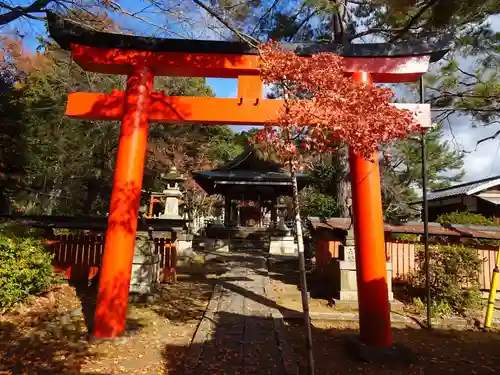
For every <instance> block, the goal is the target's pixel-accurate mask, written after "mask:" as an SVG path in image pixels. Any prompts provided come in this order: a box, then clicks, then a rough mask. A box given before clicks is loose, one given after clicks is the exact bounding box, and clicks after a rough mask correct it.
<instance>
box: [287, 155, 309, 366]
mask: <svg viewBox="0 0 500 375" xmlns="http://www.w3.org/2000/svg"><path fill="white" fill-rule="evenodd" d="M290 173H291V178H292V192H293V210H294V214H295V232H296V237H297V248H298V253H299V254H298V255H299V273H300V292H301V296H302V310H303V313H304V326H305V329H306V348H307V352H308V357H307V364H308V369H309V371H308V372H309V375H314V355H313V344H312V332H311V318H310V316H309V299H308V292H307V277H306V259H305V256H304V238H303V236H302V221H301V218H300V207H299V189H298V186H297V174H296V171H295V167H294V166H293V164H292V165H291V167H290Z"/></svg>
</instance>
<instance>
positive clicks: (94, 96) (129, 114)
mask: <svg viewBox="0 0 500 375" xmlns="http://www.w3.org/2000/svg"><path fill="white" fill-rule="evenodd" d="M48 20H49V31H50V34H51V36H52V37H53V38H54V39H55V40H56V42H58V43H59V45H60V46H61V47H62V48H65V49H67V50H71V52H72V55H73V59H74V61H75V62H76V63H77V64H78V65H80V66H81V67H82V68H83V69H85V70H88V71H92V72H98V73H108V74H123V75H127V76H128V79H127V87H126V91H125V92H122V91H113V92H112V93H111V94H100V93H81V92H80V93H70V94H69V96H68V104H67V110H66V114H67V115H68V116H71V117H75V118H85V119H93V120H121V121H122V126H121V133H120V140H119V146H118V154H117V160H116V169H115V178H114V183H113V191H112V195H111V205H110V214H109V220H108V229H107V232H106V244H105V248H104V257H103V261H102V266H101V275H100V284H99V293H98V301H97V309H96V313H95V327H94V332H92V334H93V336H94V337H96V338H113V337H116V336H119V335H121V334H122V333H123V332H124V329H125V319H126V311H127V303H128V295H129V284H130V276H131V275H130V274H131V268H132V259H133V253H134V244H135V238H136V228H137V221H138V209H139V200H140V193H141V187H142V179H143V169H144V160H145V156H146V148H147V135H148V122H149V121H154V122H164V123H171V124H183V123H190V124H192V123H200V124H238V125H258V124H263V123H265V122H268V121H270V120H271V121H272V120H273V119H275V118H277V112H278V110H279V108H280V107H281V106H282V105H283V102H282V101H281V100H269V99H264V98H262V95H263V85H262V81H261V79H260V76H259V74H260V70H259V66H260V61H259V56H258V54H257V51H255V50H254V49H252V48H250V47H248V46H247V45H245V44H243V43H235V42H220V41H195V40H192V41H186V40H178V39H158V38H143V37H137V36H128V35H120V34H110V33H103V32H96V31H93V30H89V29H85V28H82V27H80V26H78V25H76V24H74V23H72V22H70V21H67V20H63V19H62V18H59V17H58V16H56V15H55V14H52V13H48ZM284 47H285V48H289V49H293V50H294V51H296V52H297V53H298V54H299V55H301V56H304V57H307V56H310V55H311V54H312V53H315V52H321V51H325V52H326V51H328V52H336V53H340V54H342V56H344V58H345V72H346V74H352V76H353V79H355V80H357V81H359V82H362V83H365V84H372V83H373V82H378V83H396V82H413V81H416V80H417V79H418V78H420V76H421V75H422V74H423V73H425V72H426V71H427V70H428V67H429V63H431V62H434V61H437V60H439V59H440V58H441V57H442V56H444V54H445V53H446V52H447V49H446V48H430V47H428V46H425V45H420V46H412V47H411V48H410V47H409V46H408V45H393V44H354V45H349V46H348V47H342V46H340V45H337V44H315V43H308V44H289V45H284ZM162 75H163V76H190V77H220V78H237V79H238V94H237V98H234V99H232V98H206V97H169V96H165V95H164V94H163V93H161V92H153V91H152V90H153V81H154V77H155V76H162ZM398 106H403V107H406V108H409V109H411V110H413V111H414V112H415V113H416V116H417V117H418V120H419V121H420V123H421V125H422V126H423V127H428V126H430V118H431V116H430V107H429V105H425V104H424V105H422V104H420V105H417V104H410V105H398ZM374 160H377V157H376V155H374ZM349 166H350V170H351V176H352V177H351V178H352V198H353V216H354V233H355V241H356V267H357V278H358V296H359V321H360V332H361V340H362V341H363V342H364V343H366V344H368V345H371V346H379V347H387V346H390V345H391V344H392V334H391V326H390V306H389V300H388V291H387V280H386V257H385V248H384V231H383V218H382V202H381V190H380V177H379V168H378V164H377V163H372V162H369V161H367V160H365V159H364V158H363V157H361V156H359V155H357V154H356V153H354V152H352V151H350V152H349Z"/></svg>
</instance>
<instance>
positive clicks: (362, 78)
mask: <svg viewBox="0 0 500 375" xmlns="http://www.w3.org/2000/svg"><path fill="white" fill-rule="evenodd" d="M353 79H354V80H355V81H357V82H359V83H360V84H363V85H371V84H373V82H372V78H371V75H370V73H366V72H357V73H354V74H353ZM349 170H350V173H351V186H352V187H351V191H352V217H353V225H354V239H355V248H356V278H357V282H358V301H359V302H358V304H359V305H358V309H359V331H360V336H361V341H362V342H363V343H364V344H367V345H369V346H373V347H389V346H391V345H392V332H391V316H390V311H391V309H390V303H389V292H388V286H387V270H386V261H387V260H386V254H385V240H384V219H383V213H382V192H381V188H380V172H379V166H378V153H374V154H373V155H372V160H366V158H364V157H363V156H361V155H358V154H356V153H355V152H354V151H352V150H349Z"/></svg>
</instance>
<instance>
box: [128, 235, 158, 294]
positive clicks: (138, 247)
mask: <svg viewBox="0 0 500 375" xmlns="http://www.w3.org/2000/svg"><path fill="white" fill-rule="evenodd" d="M159 278H160V256H159V255H158V254H156V252H155V244H154V240H153V237H152V236H151V235H150V234H149V233H148V232H137V236H136V241H135V248H134V259H133V262H132V274H131V279H130V293H135V294H150V293H153V292H154V291H155V290H156V287H157V285H158V282H159Z"/></svg>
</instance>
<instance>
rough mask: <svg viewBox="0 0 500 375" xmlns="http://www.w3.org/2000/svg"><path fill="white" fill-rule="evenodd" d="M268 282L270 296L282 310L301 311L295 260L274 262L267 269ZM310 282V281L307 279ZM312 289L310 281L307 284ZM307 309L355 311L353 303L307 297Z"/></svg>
mask: <svg viewBox="0 0 500 375" xmlns="http://www.w3.org/2000/svg"><path fill="white" fill-rule="evenodd" d="M269 276H270V277H269V282H270V285H269V286H270V288H269V291H270V293H271V296H272V298H273V299H274V300H275V301H276V303H277V305H278V306H280V308H281V309H283V310H291V311H296V312H301V311H302V300H301V295H300V290H299V289H298V288H297V285H298V283H299V273H298V271H297V261H296V260H294V261H286V262H280V263H275V264H273V265H272V266H271V268H270V270H269ZM308 282H309V283H310V281H309V280H308ZM308 287H309V290H311V289H312V287H313V285H311V283H310V284H309V285H308ZM309 309H310V311H311V312H315V313H334V312H336V311H340V310H341V311H343V312H349V311H357V306H356V305H355V304H345V305H341V306H335V307H334V306H333V305H332V304H331V303H329V301H328V300H326V299H323V298H309Z"/></svg>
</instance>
